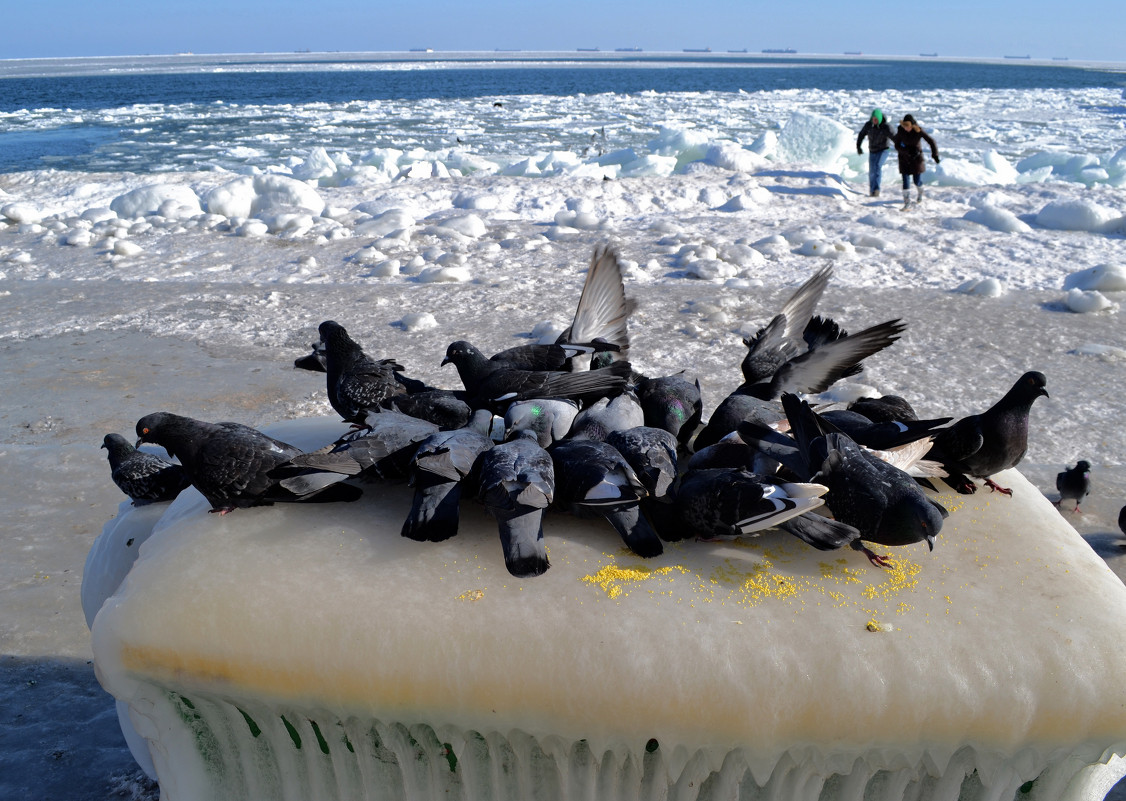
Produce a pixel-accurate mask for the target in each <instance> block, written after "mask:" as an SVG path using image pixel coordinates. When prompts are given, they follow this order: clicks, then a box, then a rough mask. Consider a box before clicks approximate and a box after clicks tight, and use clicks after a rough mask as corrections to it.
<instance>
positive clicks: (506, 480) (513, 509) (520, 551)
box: [478, 431, 555, 578]
mask: <svg viewBox="0 0 1126 801" xmlns="http://www.w3.org/2000/svg"><path fill="white" fill-rule="evenodd" d="M554 497H555V471H554V468H553V466H552V462H551V456H550V455H549V454H548V453H547V451H545V450H544V449H543V448H541V447H540V446H539V443H538V442H536V435H535V432H533V431H521V432H519V433H518V434H517V436H516V438H515V439H513V440H511V441H509V442H505V443H502V444H500V445H497V446H496V447H494V448H492V449H490V450H487V451H485V452H484V453H483V454H482V455H481V463H480V488H479V489H478V498H480V500H481V501H482V502H483V503H484V504H485V508H486V509H487V510H488V511H489V513H490V514H491V515H492V516H493V517H495V518H496V520H497V529H498V532H499V533H500V542H501V548H502V552H503V554H504V565H505V567H506V568H508V572H509V573H511V574H512V575H514V576H516V577H518V578H528V577H531V576H538V575H541V574H543V573H544V572H545V571H547V569H548V568H549V567H551V565H550V563H549V562H548V558H547V549H546V547H545V546H544V541H543V512H544V510H545V509H546V508H547V507H548V506H550V505H551V502H552V500H553V499H554Z"/></svg>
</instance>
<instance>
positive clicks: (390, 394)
mask: <svg viewBox="0 0 1126 801" xmlns="http://www.w3.org/2000/svg"><path fill="white" fill-rule="evenodd" d="M318 331H319V332H320V335H321V342H323V343H324V353H325V373H326V388H327V391H328V402H329V403H330V404H331V405H332V408H333V409H334V410H335V411H336V413H337V414H339V415H340V416H341V417H342V418H343V419H344V420H346V421H347V422H350V423H354V424H356V425H362V424H363V422H364V418H366V417H367V414H368V412H371V411H378V410H379V409H380V408H383V407H384V406H386V405H387V404H388V403H389V402H390V401H391V400H392V399H394V398H396V397H397V396H400V395H405V394H407V392H408V391H410V390H414V391H420V390H421V389H422V388H423V387H422V385H421V382H413V381H412V380H410V379H404V378H401V371H402V369H403V367H402V365H400V364H399V363H397V362H396V361H395V360H394V359H381V360H379V361H376V360H375V359H371V358H369V357H368V356H367V354H365V353H364V351H363V348H361V347H360V345H359V344H358V343H357V342H356V341H355V340H353V339H352V338H351V337H350V336H348V332H347V330H345V328H344V326H342V325H340V324H339V323H337V322H334V321H332V320H325V321H324V322H323V323H321V324H320V326H319V328H318Z"/></svg>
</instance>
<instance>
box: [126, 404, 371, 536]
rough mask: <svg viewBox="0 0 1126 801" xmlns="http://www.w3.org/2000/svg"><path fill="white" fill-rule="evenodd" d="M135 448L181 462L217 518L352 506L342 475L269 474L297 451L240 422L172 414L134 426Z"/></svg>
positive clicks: (353, 494)
mask: <svg viewBox="0 0 1126 801" xmlns="http://www.w3.org/2000/svg"><path fill="white" fill-rule="evenodd" d="M137 436H138V440H137V445H138V446H139V445H140V444H141V443H142V442H151V443H153V444H155V445H160V446H161V447H163V448H164V449H165V450H166V451H168V453H169V455H170V456H172V457H173V458H176V459H179V460H180V464H181V465H183V468H184V472H185V473H187V475H188V478H189V479H190V480H191V483H192V486H193V487H195V488H196V489H197V490H199V491H200V493H201V494H202V495H203V497H204V498H206V499H207V501H208V503H210V504H211V511H213V512H218V513H219V514H227V513H228V512H230V511H232V510H234V509H238V508H247V507H250V506H268V505H270V504H272V503H273V502H275V501H306V500H315V501H354V500H356V499H357V498H359V497H360V495H361V494H362V491H361V490H360V489H359V487H354V486H352V485H350V484H341V483H339V482H341V481H342V480H343V479H344V478H346V476H345V475H341V474H339V473H335V472H323V471H319V470H316V469H310V468H306V469H292V470H289V471H288V473H287V474H286V475H284V476H280V477H279V476H274V475H271V472H272V471H273V470H274V469H275V468H277V467H279V466H281V465H289V463H290V462H291V460H292V459H294V458H296V457H299V456H301V455H302V451H301V450H300V449H299V448H296V447H294V446H293V445H289V444H288V443H285V442H281V441H280V440H276V439H274V438H273V437H268V436H266V435H265V434H263V433H262V432H261V431H258V430H257V429H254V428H251V427H250V426H245V425H242V424H241V423H209V422H205V421H203V420H195V419H193V418H191V417H182V416H180V415H178V414H172V413H171V412H155V413H153V414H149V415H145V416H144V417H142V418H141V419H140V420H138V421H137Z"/></svg>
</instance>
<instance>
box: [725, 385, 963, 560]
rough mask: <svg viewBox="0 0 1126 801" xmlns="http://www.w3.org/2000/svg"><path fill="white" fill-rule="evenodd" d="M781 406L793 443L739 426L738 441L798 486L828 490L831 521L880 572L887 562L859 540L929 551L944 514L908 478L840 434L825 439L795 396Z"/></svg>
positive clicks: (757, 428)
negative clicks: (851, 531)
mask: <svg viewBox="0 0 1126 801" xmlns="http://www.w3.org/2000/svg"><path fill="white" fill-rule="evenodd" d="M782 404H783V406H784V407H785V409H786V416H787V418H788V420H789V421H790V428H791V432H792V433H793V438H790V437H787V436H786V435H784V434H780V433H778V432H776V431H772V430H770V429H766V428H764V427H762V426H757V425H755V424H753V423H747V424H743V425H741V426H740V427H739V435H740V437H741V438H742V439H743V440H744V441H745V442H747V443H748V444H749V445H752V446H753V447H757V448H760V449H762V450H763V451H764V452H766V453H767V454H768V455H770V456H771V457H772V458H775V459H777V460H778V461H779V462H781V463H782V464H783V465H784V466H785V467H786V468H787V469H788V470H789V471H790V472H791V473H793V474H794V475H795V476H796V477H797V478H798V479H799V480H802V481H812V482H816V483H818V484H823V485H825V486H826V487H828V488H829V491H828V493H827V494H826V495H825V502H826V504H827V505H828V507H829V509H830V510H831V511H832V513H833V517H834V518H835V519H836V520H837V521H839V522H841V523H844V524H846V525H849V526H852V527H853V528H855V529H856V530H857V531H858V532H859V538H858V539H856V540H855V541H853V543H852V547H853V548H855V549H856V550H858V551H861V552H862V553H864V555H865V556H867V557H868V559H869V561H871V562H872V564H874V565H877V566H880V567H886V566H887V558H886V557H883V556H879V555H877V554H875V553H873V552H872V551H871V550H869V549H868V548H867V547H866V546H865V545H864V544H863V542H861V540H866V541H868V542H875V543H878V544H881V545H890V546H899V545H911V544H913V543H916V542H926V543H927V546H928V547H929V548H930V549H932V550H933V549H934V542H935V537H936V536H937V535H938V533H939V531H940V530H941V529H942V521H943V519H944V518H945V517H946V516H947V512H946V510H945V509H943V508H942V507H941V506H939V505H938V504H937V503H935V502H934V501H932V500H930V499H929V498H928V497H927V496H926V495H925V494H923V491H922V490H921V489H920V488H919V485H918V484H917V483H916V482H915V480H914V479H913V478H911V477H910V476H909V475H907V474H906V473H904V472H903V471H902V470H900V469H899V468H897V467H894V466H892V465H890V464H888V463H886V462H883V461H881V460H880V459H878V458H877V457H875V456H872V455H870V454H868V453H867V452H865V451H864V450H863V449H862V448H861V447H860V446H859V445H857V444H856V442H854V441H853V440H852V439H851V438H850V437H848V436H847V435H846V434H841V433H837V432H831V433H826V427H825V426H824V425H823V424H822V421H821V420H820V418H819V417H818V416H817V415H816V414H815V413H814V412H813V410H812V409H811V408H810V407H809V404H808V403H806V402H805V401H802V400H799V399H798V398H797V396H795V395H790V394H787V395H783V396H782Z"/></svg>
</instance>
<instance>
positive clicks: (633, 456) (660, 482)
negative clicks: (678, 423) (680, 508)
mask: <svg viewBox="0 0 1126 801" xmlns="http://www.w3.org/2000/svg"><path fill="white" fill-rule="evenodd" d="M606 443H607V444H608V445H610V446H611V447H613V448H614V449H615V450H617V451H618V453H620V454H621V455H622V456H623V457H625V460H626V461H627V462H629V466H630V467H632V468H633V470H634V472H635V473H637V477H638V478H639V479H641V483H642V484H644V485H645V490H646V492H647V500H648V499H652V500H657V501H661V500H664V499H666V498H669V497H670V496H671V493H672V489H673V483H674V482H675V481H676V479H677V472H678V471H677V441H676V437H674V436H673V435H672V434H671V433H669V432H668V431H666V430H665V429H663V428H655V427H653V426H637V427H636V428H631V429H628V430H626V431H612V432H610V435H609V436H608V437H607V438H606Z"/></svg>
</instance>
